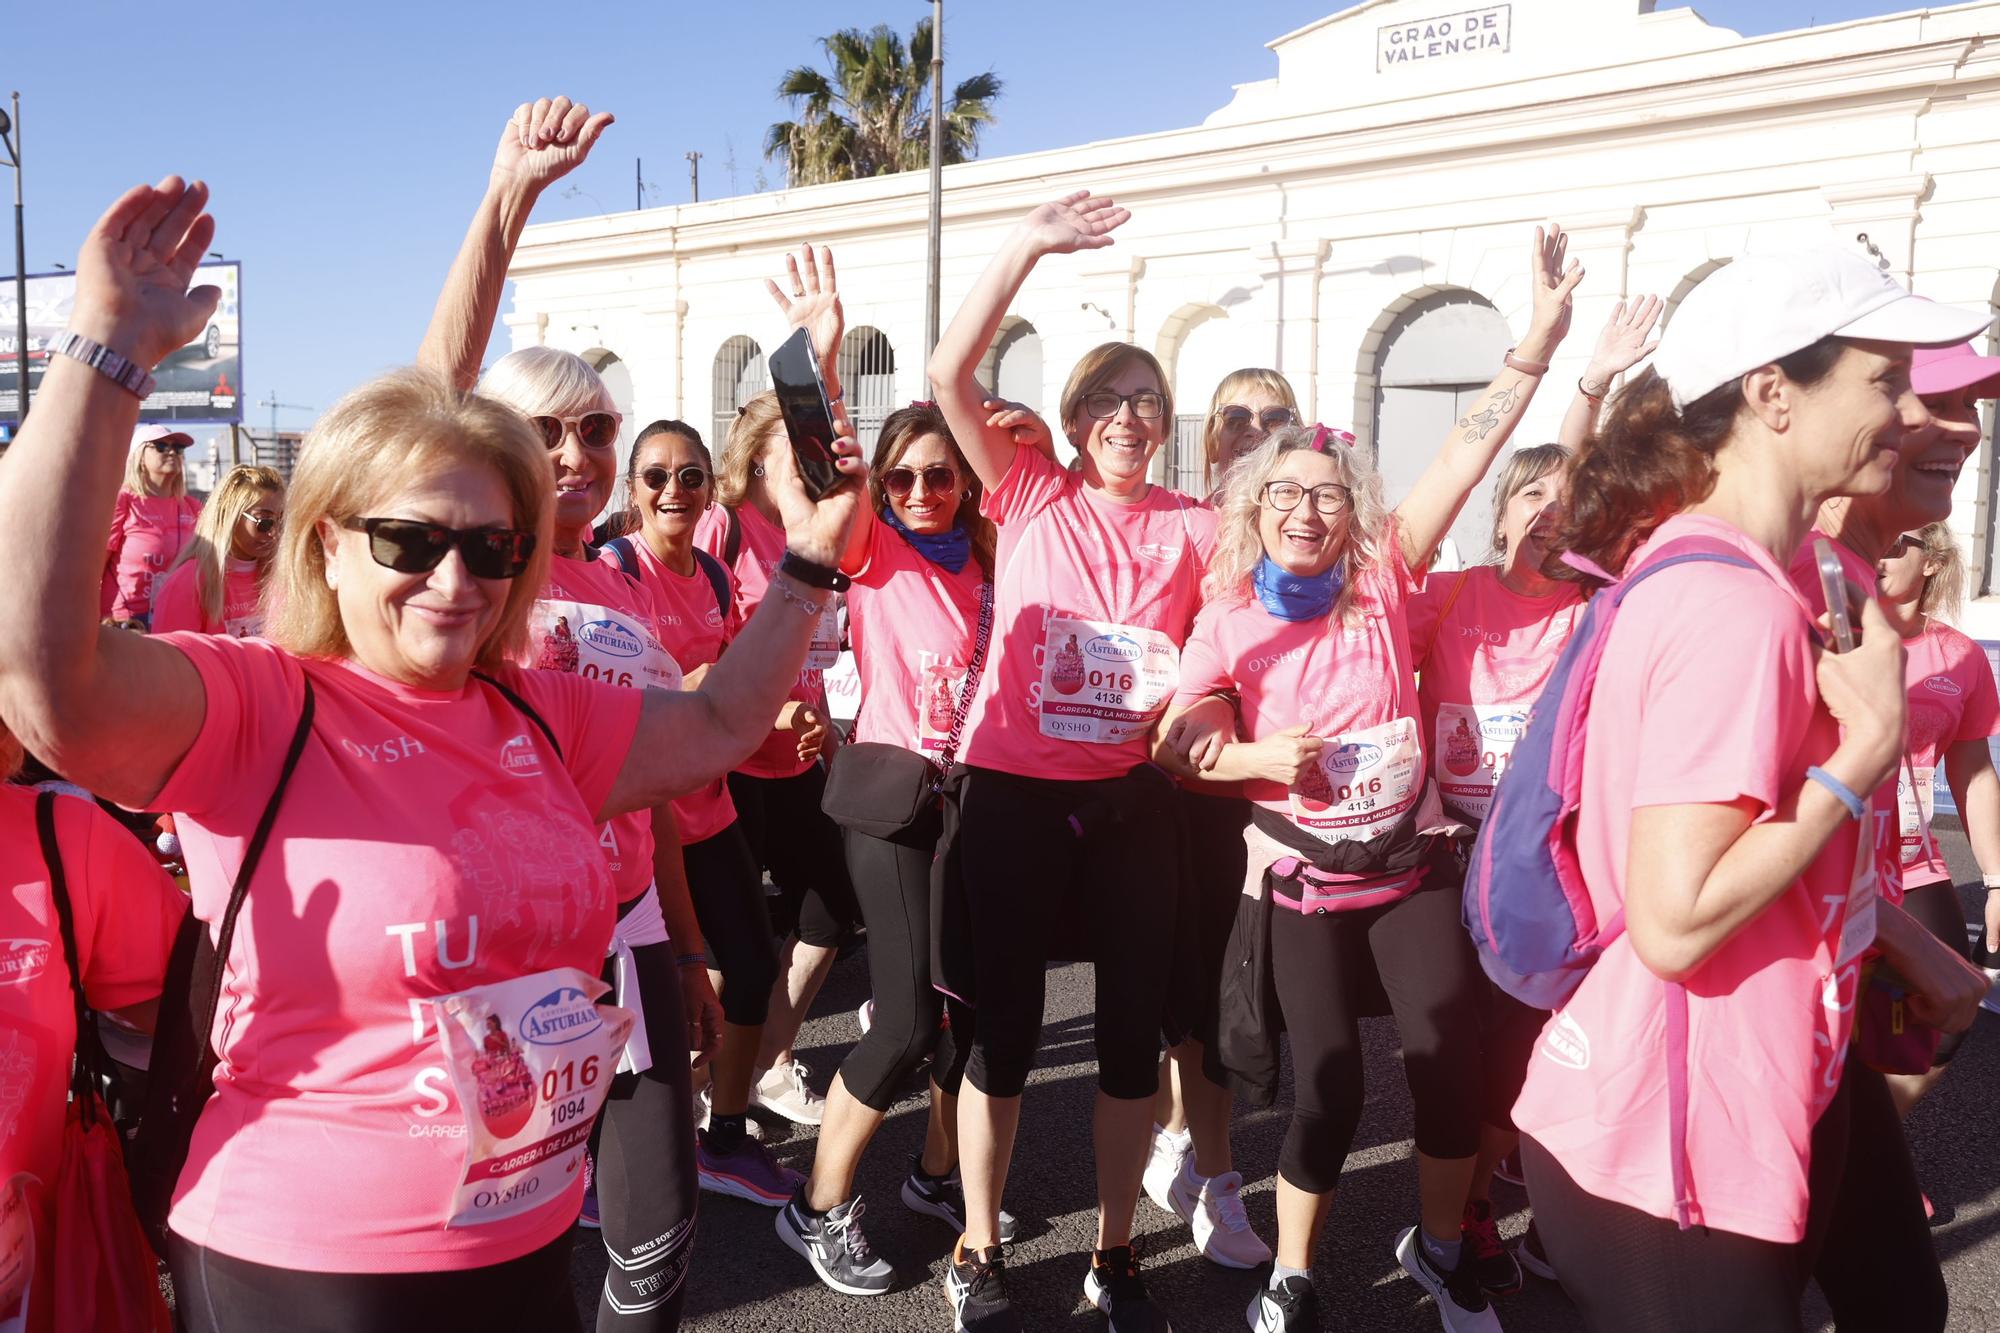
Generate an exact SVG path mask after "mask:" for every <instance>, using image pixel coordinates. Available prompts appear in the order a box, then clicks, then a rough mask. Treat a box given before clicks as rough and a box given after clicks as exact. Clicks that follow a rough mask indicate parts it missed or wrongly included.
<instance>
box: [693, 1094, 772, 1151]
mask: <svg viewBox="0 0 2000 1333" xmlns="http://www.w3.org/2000/svg"><path fill="white" fill-rule="evenodd" d="M709 1101H710V1098H709V1089H708V1086H707V1085H706V1084H704V1085H703V1086H702V1089H701V1091H699V1092H697V1093H696V1094H695V1095H694V1127H695V1128H696V1129H707V1128H708V1112H709ZM743 1132H744V1133H745V1134H748V1135H749V1136H750V1137H751V1138H753V1139H762V1138H763V1137H764V1127H763V1126H762V1125H760V1124H758V1123H757V1122H756V1121H755V1120H752V1119H750V1118H748V1117H745V1118H744V1121H743Z"/></svg>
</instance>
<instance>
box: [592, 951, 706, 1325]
mask: <svg viewBox="0 0 2000 1333" xmlns="http://www.w3.org/2000/svg"><path fill="white" fill-rule="evenodd" d="M632 958H633V963H634V968H633V970H634V971H635V972H636V973H637V974H638V992H639V994H638V996H637V997H636V998H637V1000H638V1003H639V1005H640V1007H641V1009H642V1010H643V1012H644V1013H645V1016H646V1040H647V1044H648V1045H650V1046H651V1047H652V1053H653V1063H652V1067H651V1068H649V1069H647V1070H645V1071H644V1072H643V1073H638V1074H633V1073H624V1074H620V1075H618V1076H617V1077H616V1078H614V1079H613V1080H612V1081H611V1093H610V1096H609V1098H608V1099H607V1100H606V1102H605V1103H604V1113H603V1115H602V1116H600V1117H599V1118H598V1122H597V1126H596V1128H597V1142H596V1144H595V1145H594V1150H595V1152H596V1154H597V1174H596V1181H597V1211H598V1217H599V1219H600V1220H601V1222H602V1225H603V1231H602V1236H603V1240H604V1249H605V1253H606V1254H607V1255H608V1256H609V1257H610V1260H611V1265H610V1267H609V1268H608V1269H607V1270H606V1271H605V1274H604V1290H603V1292H602V1293H601V1294H600V1295H599V1296H598V1301H597V1327H598V1333H612V1330H617V1331H618V1333H626V1331H627V1330H631V1331H632V1333H637V1331H638V1330H642V1329H643V1330H645V1331H646V1333H671V1330H673V1329H677V1328H679V1327H680V1325H681V1307H682V1305H683V1304H685V1302H686V1300H687V1273H688V1261H689V1260H690V1259H691V1258H693V1256H694V1228H695V1201H696V1199H697V1198H698V1197H699V1196H700V1190H699V1187H698V1184H697V1180H696V1174H695V1157H694V1104H693V1091H692V1088H691V1086H690V1080H689V1075H688V1062H687V1055H686V1051H687V1015H686V1010H685V1007H684V1006H683V1004H682V1002H681V987H680V975H679V969H678V968H676V967H675V965H674V946H673V944H672V942H671V941H669V942H668V943H665V944H642V945H638V946H636V947H634V949H633V950H632ZM614 961H615V960H609V961H607V963H606V967H605V971H606V974H607V977H606V979H607V980H610V979H611V976H612V974H613V973H614V972H615V968H614V966H613V962H614ZM617 999H618V1003H619V1004H620V1005H622V1006H624V1007H626V1008H628V1009H629V1008H631V1007H632V1002H633V999H634V997H633V996H631V995H629V994H625V993H622V992H621V993H620V994H619V995H618V997H617Z"/></svg>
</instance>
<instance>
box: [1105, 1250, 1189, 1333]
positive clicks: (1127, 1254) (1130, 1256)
mask: <svg viewBox="0 0 2000 1333" xmlns="http://www.w3.org/2000/svg"><path fill="white" fill-rule="evenodd" d="M1083 1298H1084V1299H1085V1300H1087V1301H1089V1302H1090V1303H1091V1304H1092V1305H1094V1306H1096V1307H1097V1308H1098V1310H1099V1311H1100V1312H1101V1313H1102V1314H1103V1315H1104V1326H1105V1327H1106V1328H1107V1329H1109V1330H1110V1333H1174V1326H1173V1324H1172V1323H1171V1322H1169V1321H1168V1319H1167V1315H1166V1312H1165V1311H1164V1310H1162V1309H1160V1307H1159V1306H1157V1305H1155V1304H1153V1298H1152V1297H1150V1296H1148V1295H1147V1294H1146V1281H1145V1279H1144V1278H1142V1277H1140V1276H1139V1252H1138V1251H1137V1250H1135V1249H1133V1248H1132V1247H1131V1246H1130V1245H1114V1246H1112V1247H1111V1248H1110V1249H1108V1250H1092V1251H1091V1252H1090V1275H1089V1276H1088V1277H1086V1278H1084V1280H1083Z"/></svg>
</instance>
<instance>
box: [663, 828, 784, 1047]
mask: <svg viewBox="0 0 2000 1333" xmlns="http://www.w3.org/2000/svg"><path fill="white" fill-rule="evenodd" d="M681 865H682V866H683V867H685V868H686V870H687V881H688V893H689V895H690V896H691V897H692V898H693V899H694V918H695V920H696V921H697V922H699V923H700V924H701V933H702V935H703V936H704V937H705V938H706V939H707V941H708V960H709V962H710V964H711V965H713V966H714V968H715V970H716V971H718V972H720V973H722V1017H723V1021H724V1022H728V1023H734V1024H736V1025H737V1026H738V1027H747V1028H754V1027H762V1026H763V1025H764V1020H765V1019H766V1018H767V1017H769V1016H770V1013H771V987H772V985H773V984H774V983H775V982H776V981H777V980H778V946H777V943H776V941H774V940H773V939H772V938H771V912H770V909H769V908H768V907H766V906H765V904H764V883H763V879H762V878H761V877H760V876H759V875H758V874H757V863H756V861H754V860H752V859H751V856H750V845H749V844H748V843H747V842H745V841H744V840H743V828H742V825H741V824H740V823H736V824H731V825H730V826H729V827H728V828H726V829H724V830H722V832H720V833H718V834H716V835H715V836H714V837H712V838H704V839H702V840H701V841H700V842H691V843H688V844H686V845H685V846H683V847H682V848H681ZM676 993H678V992H676Z"/></svg>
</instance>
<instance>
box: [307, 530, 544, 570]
mask: <svg viewBox="0 0 2000 1333" xmlns="http://www.w3.org/2000/svg"><path fill="white" fill-rule="evenodd" d="M340 526H341V527H343V528H346V529H347V530H348V531H349V532H365V533H367V534H368V554H369V555H371V556H373V557H374V558H375V563H376V564H378V565H381V566H382V567H383V568H384V569H393V570H395V571H396V572H397V573H398V574H426V573H429V572H430V571H431V570H433V569H436V568H437V567H438V566H439V565H440V564H442V563H443V562H444V558H445V555H446V554H447V553H448V552H449V551H451V549H452V548H453V547H457V548H458V553H459V555H460V556H462V557H463V558H464V560H465V568H466V572H467V573H469V574H471V575H472V577H474V578H476V579H514V578H519V577H520V576H521V572H522V571H523V570H525V569H526V568H527V567H528V557H530V556H532V555H533V554H534V553H535V534H534V533H532V532H523V531H522V530H521V529H519V528H448V527H446V526H444V525H443V524H442V523H420V522H418V521H417V520H415V519H409V518H347V519H342V520H341V522H340Z"/></svg>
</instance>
